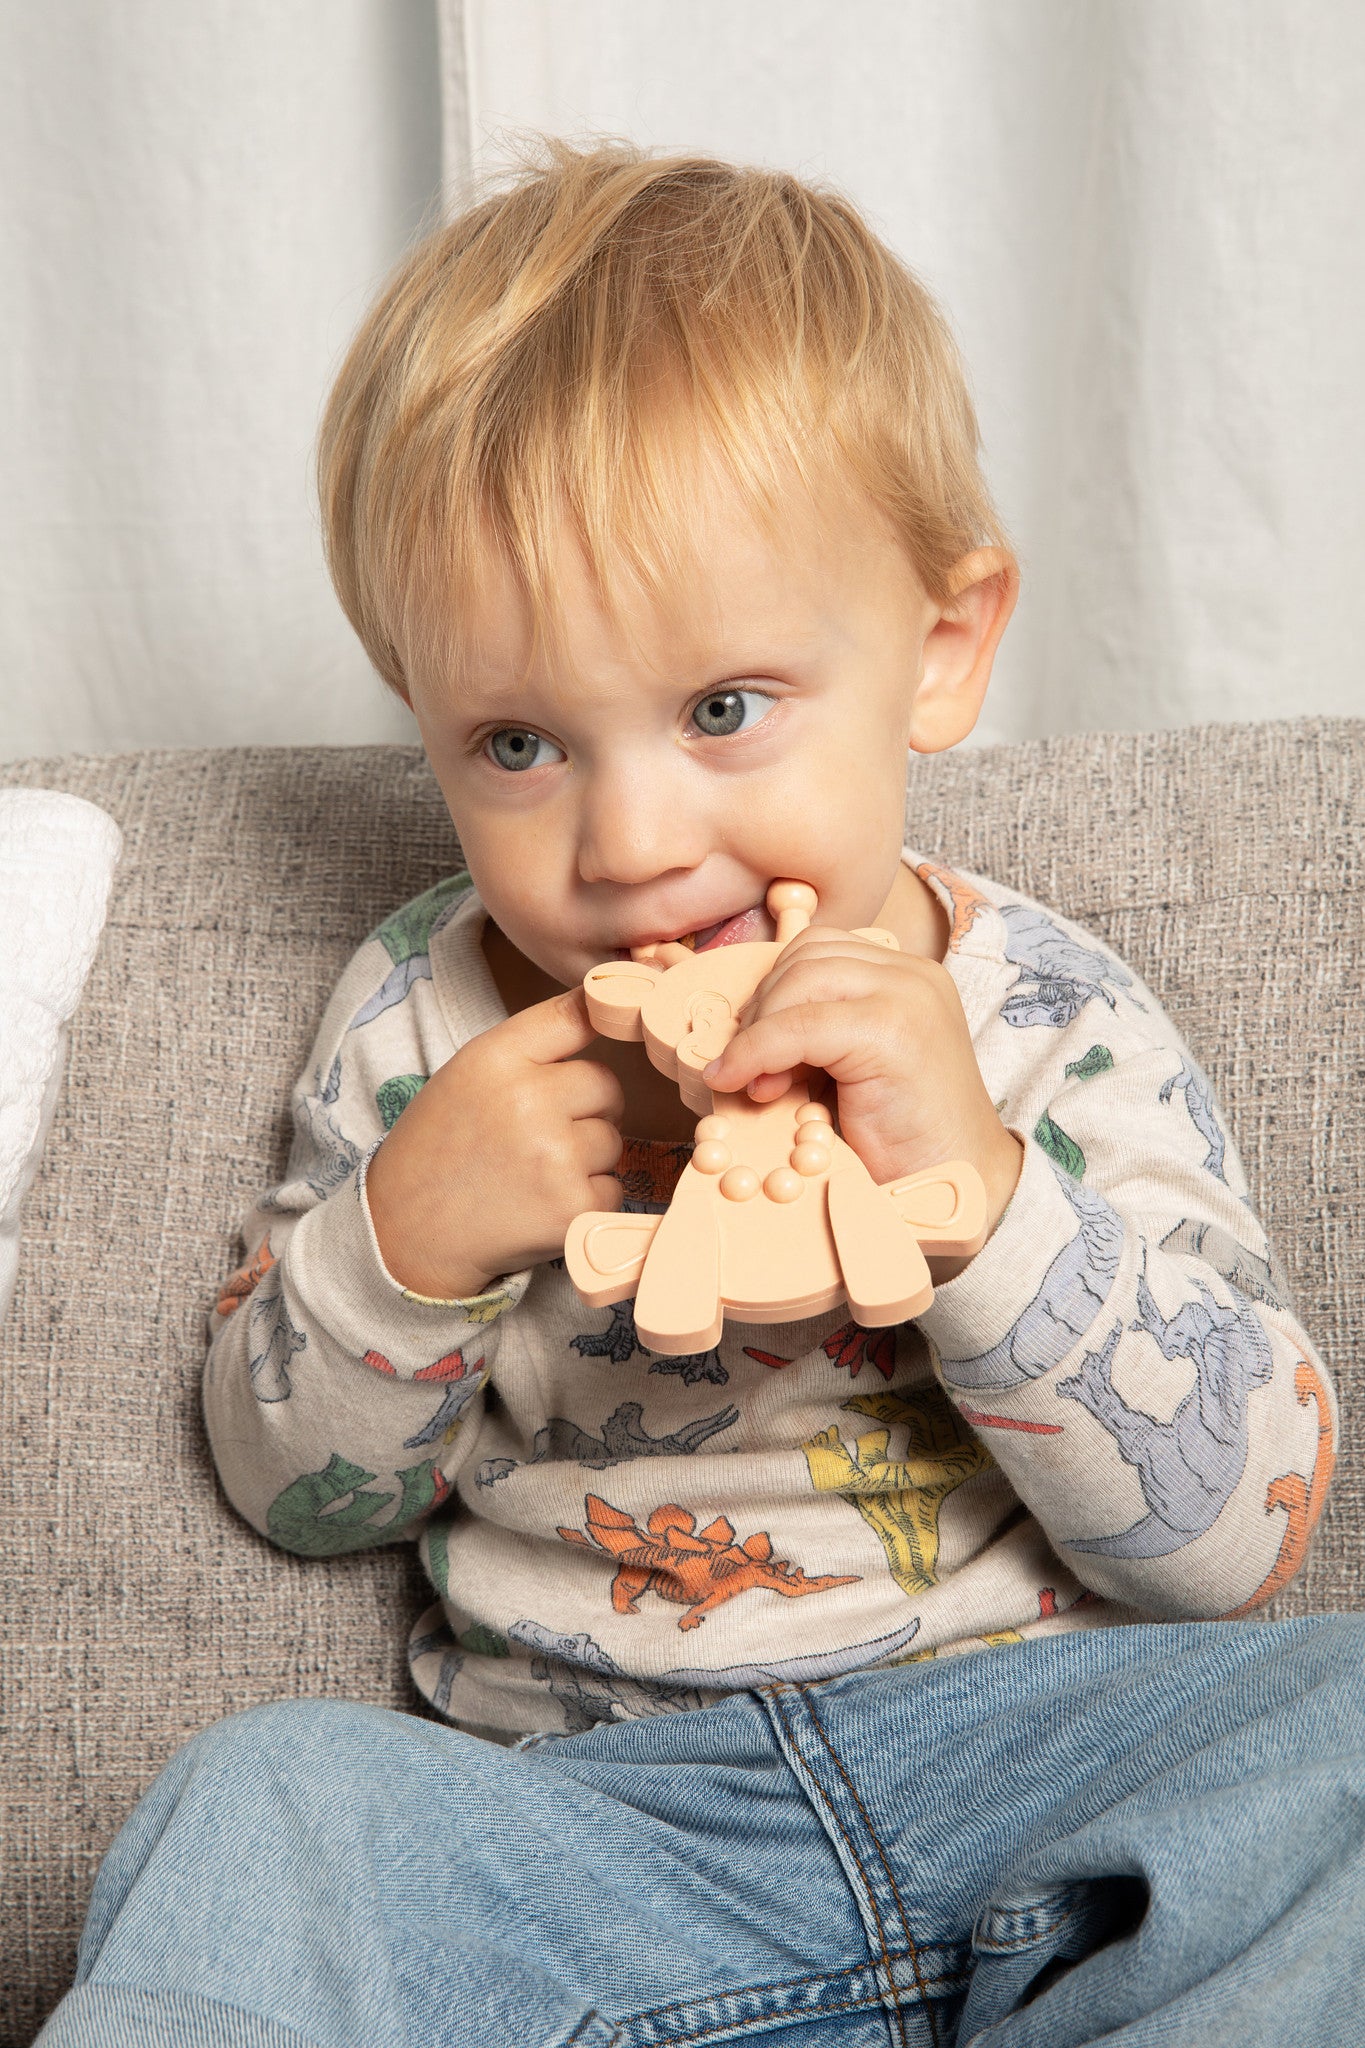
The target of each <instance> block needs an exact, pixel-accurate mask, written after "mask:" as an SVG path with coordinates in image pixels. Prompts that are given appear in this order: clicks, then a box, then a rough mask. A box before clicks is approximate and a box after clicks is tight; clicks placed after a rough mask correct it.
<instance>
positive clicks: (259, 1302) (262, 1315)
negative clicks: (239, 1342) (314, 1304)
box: [247, 1266, 308, 1401]
mask: <svg viewBox="0 0 1365 2048" xmlns="http://www.w3.org/2000/svg"><path fill="white" fill-rule="evenodd" d="M248 1314H249V1317H250V1321H249V1324H248V1328H247V1343H248V1346H249V1350H250V1361H251V1391H252V1393H253V1394H254V1395H255V1396H256V1399H257V1400H258V1401H287V1400H288V1399H289V1396H290V1394H291V1393H292V1392H293V1384H292V1382H291V1380H290V1377H289V1361H290V1359H291V1358H292V1357H293V1356H294V1354H295V1352H298V1351H302V1350H303V1349H304V1347H305V1346H306V1344H307V1342H308V1335H307V1332H306V1331H304V1330H300V1329H299V1328H298V1327H297V1325H296V1324H295V1322H294V1319H293V1317H292V1316H291V1315H290V1313H289V1310H288V1308H287V1307H286V1306H285V1300H284V1296H283V1294H282V1293H281V1292H280V1269H279V1267H278V1266H275V1267H272V1269H271V1270H270V1272H269V1273H267V1274H266V1276H265V1278H264V1280H263V1281H262V1282H261V1284H260V1286H259V1287H258V1288H257V1289H256V1292H255V1293H254V1294H253V1295H252V1297H251V1307H250V1309H249V1311H248Z"/></svg>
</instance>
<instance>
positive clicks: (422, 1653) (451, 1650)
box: [408, 1624, 464, 1717]
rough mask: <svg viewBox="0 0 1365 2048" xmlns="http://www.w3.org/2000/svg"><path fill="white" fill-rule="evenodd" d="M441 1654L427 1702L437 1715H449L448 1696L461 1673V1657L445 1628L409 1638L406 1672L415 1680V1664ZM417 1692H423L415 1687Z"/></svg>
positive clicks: (462, 1663) (462, 1659) (462, 1666)
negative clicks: (410, 1673)
mask: <svg viewBox="0 0 1365 2048" xmlns="http://www.w3.org/2000/svg"><path fill="white" fill-rule="evenodd" d="M438 1652H439V1653H440V1656H441V1662H440V1666H439V1669H438V1670H437V1673H436V1683H435V1685H434V1686H433V1687H432V1689H431V1691H430V1692H429V1693H428V1694H427V1698H428V1699H429V1700H430V1701H431V1704H432V1706H433V1707H435V1709H436V1711H437V1713H438V1714H445V1715H446V1716H447V1717H448V1716H449V1714H450V1695H451V1691H452V1689H453V1687H454V1684H455V1681H456V1679H457V1678H458V1677H459V1675H460V1673H461V1671H463V1669H464V1654H463V1652H462V1651H460V1650H458V1649H456V1648H455V1639H454V1637H453V1636H452V1635H451V1633H450V1630H449V1628H447V1627H446V1626H445V1625H444V1624H442V1626H440V1627H438V1628H434V1629H431V1630H429V1632H428V1633H427V1634H426V1635H424V1636H410V1637H409V1638H408V1669H409V1670H410V1671H411V1672H412V1675H413V1678H414V1679H416V1677H417V1663H418V1659H419V1658H421V1657H433V1656H435V1655H436V1654H437V1653H438ZM418 1690H419V1692H420V1691H422V1690H423V1688H422V1687H421V1686H419V1687H418Z"/></svg>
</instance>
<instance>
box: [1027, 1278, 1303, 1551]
mask: <svg viewBox="0 0 1365 2048" xmlns="http://www.w3.org/2000/svg"><path fill="white" fill-rule="evenodd" d="M1194 1284H1195V1287H1196V1288H1197V1290H1198V1293H1199V1300H1198V1301H1186V1302H1183V1303H1182V1304H1181V1306H1180V1307H1179V1308H1178V1309H1177V1310H1176V1313H1175V1314H1174V1315H1173V1316H1171V1317H1170V1318H1169V1319H1167V1318H1166V1317H1164V1316H1163V1315H1162V1313H1161V1311H1160V1309H1159V1308H1158V1307H1157V1305H1156V1302H1155V1300H1154V1299H1153V1297H1152V1292H1151V1289H1150V1288H1149V1286H1148V1285H1147V1275H1146V1270H1145V1267H1144V1270H1143V1272H1142V1273H1141V1274H1140V1275H1139V1278H1138V1286H1137V1302H1138V1316H1139V1320H1138V1321H1137V1322H1135V1323H1130V1324H1129V1328H1130V1329H1132V1330H1145V1331H1146V1332H1147V1334H1148V1336H1150V1337H1151V1338H1153V1339H1154V1341H1155V1342H1156V1344H1157V1346H1158V1348H1159V1350H1160V1352H1161V1355H1162V1357H1163V1358H1187V1359H1189V1360H1190V1362H1191V1363H1192V1364H1193V1366H1194V1368H1195V1374H1196V1378H1195V1384H1194V1386H1193V1387H1192V1388H1191V1389H1190V1391H1189V1393H1188V1394H1187V1395H1186V1396H1185V1398H1184V1400H1183V1401H1182V1402H1181V1403H1180V1406H1179V1407H1178V1408H1177V1409H1176V1411H1175V1414H1174V1416H1173V1417H1172V1419H1171V1421H1169V1422H1158V1421H1157V1420H1156V1418H1155V1417H1154V1416H1151V1415H1147V1414H1144V1412H1143V1411H1142V1410H1141V1409H1140V1408H1130V1407H1129V1406H1128V1404H1127V1402H1126V1401H1125V1400H1124V1399H1123V1397H1122V1395H1121V1394H1119V1393H1118V1392H1117V1391H1116V1390H1115V1387H1114V1383H1113V1379H1112V1378H1111V1373H1110V1368H1111V1366H1112V1364H1113V1358H1114V1351H1115V1348H1116V1347H1117V1345H1118V1341H1119V1338H1120V1336H1121V1335H1122V1327H1123V1326H1122V1324H1119V1323H1116V1324H1115V1325H1114V1328H1113V1329H1112V1330H1111V1332H1110V1333H1109V1336H1108V1337H1107V1339H1106V1340H1105V1343H1104V1346H1103V1348H1102V1349H1101V1350H1099V1351H1088V1352H1087V1353H1086V1355H1085V1357H1084V1359H1083V1360H1082V1362H1081V1369H1080V1371H1079V1372H1078V1373H1077V1374H1076V1375H1075V1376H1074V1377H1073V1378H1072V1379H1068V1380H1063V1381H1062V1382H1061V1384H1060V1385H1059V1386H1058V1388H1057V1393H1058V1396H1059V1398H1060V1399H1062V1400H1066V1401H1079V1402H1080V1403H1081V1405H1082V1407H1084V1408H1087V1409H1089V1411H1090V1413H1091V1414H1092V1415H1093V1416H1094V1418H1095V1420H1096V1421H1097V1422H1098V1423H1099V1425H1100V1427H1101V1428H1102V1429H1104V1430H1107V1431H1108V1433H1109V1435H1110V1436H1112V1437H1113V1439H1114V1442H1115V1444H1116V1445H1117V1446H1118V1452H1119V1456H1120V1457H1121V1458H1122V1459H1123V1461H1124V1463H1125V1464H1126V1465H1132V1466H1133V1467H1134V1468H1135V1469H1136V1471H1137V1474H1138V1478H1139V1481H1140V1483H1141V1486H1142V1495H1143V1499H1144V1500H1145V1501H1146V1502H1147V1506H1148V1509H1149V1511H1150V1512H1149V1513H1147V1514H1145V1515H1143V1516H1142V1518H1141V1519H1140V1520H1139V1521H1136V1522H1134V1523H1133V1524H1132V1526H1131V1527H1130V1528H1127V1529H1121V1530H1120V1531H1119V1532H1118V1533H1117V1534H1116V1535H1113V1536H1092V1537H1087V1538H1075V1537H1073V1538H1070V1539H1068V1540H1067V1542H1066V1548H1067V1549H1068V1550H1078V1551H1086V1552H1089V1553H1090V1554H1092V1555H1095V1556H1100V1557H1169V1556H1170V1554H1171V1552H1172V1551H1174V1550H1179V1549H1181V1548H1182V1547H1183V1546H1184V1545H1185V1544H1186V1543H1190V1542H1192V1541H1193V1540H1194V1538H1195V1537H1196V1536H1202V1535H1203V1534H1204V1531H1205V1530H1206V1529H1210V1528H1212V1526H1213V1524H1214V1522H1215V1521H1216V1520H1217V1519H1218V1516H1219V1515H1220V1514H1221V1513H1222V1511H1223V1508H1224V1506H1225V1505H1226V1503H1227V1501H1228V1499H1229V1497H1230V1495H1231V1494H1232V1491H1233V1489H1234V1487H1235V1486H1236V1485H1237V1482H1238V1480H1239V1479H1240V1478H1241V1476H1242V1473H1243V1472H1244V1470H1245V1469H1246V1461H1247V1404H1248V1400H1249V1397H1250V1394H1251V1392H1252V1389H1253V1388H1255V1387H1263V1386H1265V1385H1267V1384H1268V1383H1269V1380H1270V1377H1271V1374H1272V1372H1273V1370H1274V1360H1273V1359H1272V1357H1271V1351H1270V1343H1269V1340H1268V1338H1267V1337H1266V1333H1265V1331H1264V1330H1263V1329H1262V1327H1261V1325H1260V1323H1259V1322H1258V1321H1257V1320H1256V1317H1255V1315H1254V1313H1253V1312H1252V1309H1251V1307H1250V1305H1249V1303H1247V1302H1245V1301H1244V1300H1242V1301H1239V1302H1238V1303H1237V1304H1236V1305H1235V1306H1233V1307H1231V1308H1225V1307H1224V1306H1223V1304H1222V1303H1221V1302H1219V1301H1216V1300H1215V1299H1214V1297H1213V1295H1212V1294H1211V1293H1210V1291H1209V1289H1208V1288H1207V1287H1206V1286H1205V1285H1204V1284H1203V1282H1202V1281H1200V1280H1198V1279H1196V1280H1195V1283H1194Z"/></svg>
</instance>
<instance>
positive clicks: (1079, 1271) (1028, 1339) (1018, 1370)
mask: <svg viewBox="0 0 1365 2048" xmlns="http://www.w3.org/2000/svg"><path fill="white" fill-rule="evenodd" d="M1048 1163H1049V1165H1050V1166H1051V1167H1052V1171H1053V1173H1054V1174H1055V1175H1056V1177H1057V1184H1058V1186H1059V1187H1060V1188H1061V1189H1062V1191H1063V1193H1064V1194H1065V1196H1066V1198H1067V1201H1068V1202H1069V1203H1070V1204H1071V1207H1072V1208H1073V1210H1074V1211H1075V1213H1076V1221H1077V1224H1078V1225H1079V1228H1078V1230H1077V1232H1076V1235H1075V1236H1074V1237H1073V1238H1072V1239H1071V1241H1070V1243H1069V1244H1066V1245H1063V1247H1062V1249H1061V1251H1059V1252H1058V1254H1057V1256H1056V1258H1055V1259H1054V1260H1053V1261H1052V1264H1051V1265H1050V1266H1049V1267H1048V1269H1047V1272H1046V1273H1045V1274H1044V1275H1043V1284H1042V1286H1041V1287H1040V1288H1039V1290H1038V1292H1037V1294H1036V1295H1035V1296H1034V1297H1033V1300H1032V1301H1031V1302H1030V1303H1029V1305H1028V1307H1027V1308H1026V1309H1025V1310H1024V1312H1023V1314H1022V1315H1021V1316H1020V1317H1019V1320H1018V1321H1017V1322H1016V1323H1015V1325H1014V1327H1013V1328H1012V1329H1011V1330H1008V1331H1007V1332H1006V1334H1005V1335H1004V1336H1003V1337H1002V1338H1001V1339H1000V1341H999V1343H998V1344H993V1345H992V1346H991V1348H990V1350H989V1351H981V1352H978V1353H977V1355H976V1356H975V1357H974V1358H952V1359H944V1361H943V1376H944V1378H945V1379H946V1380H947V1381H948V1382H949V1383H950V1384H951V1385H952V1386H955V1387H995V1388H1001V1387H1017V1386H1020V1385H1021V1384H1022V1383H1023V1382H1024V1381H1025V1380H1036V1379H1041V1378H1042V1376H1043V1374H1044V1373H1047V1372H1051V1370H1052V1368H1053V1366H1054V1365H1060V1364H1061V1362H1062V1360H1063V1359H1064V1358H1065V1357H1066V1355H1067V1353H1068V1352H1069V1351H1071V1350H1073V1349H1074V1347H1075V1346H1076V1345H1077V1344H1078V1343H1079V1342H1080V1340H1081V1338H1082V1337H1083V1336H1084V1335H1085V1333H1086V1331H1087V1330H1088V1329H1090V1328H1091V1326H1092V1324H1093V1323H1094V1321H1095V1318H1096V1316H1097V1315H1099V1313H1100V1311H1101V1309H1103V1307H1104V1304H1105V1302H1106V1301H1107V1300H1108V1299H1109V1290H1110V1288H1111V1287H1112V1286H1113V1284H1114V1280H1115V1277H1116V1275H1117V1273H1118V1269H1119V1255H1120V1253H1121V1252H1122V1249H1123V1223H1122V1221H1121V1219H1120V1218H1119V1217H1118V1216H1117V1215H1116V1214H1115V1212H1114V1210H1113V1209H1112V1208H1111V1207H1110V1205H1109V1203H1108V1202H1106V1201H1105V1200H1104V1197H1103V1196H1102V1195H1097V1194H1095V1193H1093V1192H1092V1191H1091V1189H1089V1188H1086V1187H1083V1186H1081V1185H1080V1184H1079V1183H1077V1182H1076V1181H1074V1180H1072V1178H1071V1176H1070V1174H1068V1173H1066V1172H1064V1171H1063V1170H1062V1168H1060V1167H1059V1166H1058V1165H1057V1164H1056V1162H1055V1161H1052V1160H1050V1161H1049V1162H1048Z"/></svg>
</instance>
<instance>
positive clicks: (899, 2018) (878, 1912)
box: [769, 1685, 939, 2048]
mask: <svg viewBox="0 0 1365 2048" xmlns="http://www.w3.org/2000/svg"><path fill="white" fill-rule="evenodd" d="M786 1690H787V1688H786V1687H785V1686H776V1685H775V1686H772V1687H771V1688H770V1689H769V1696H770V1697H771V1699H772V1702H773V1706H774V1708H775V1709H776V1711H777V1713H778V1714H779V1715H780V1716H781V1718H782V1724H783V1726H784V1727H785V1728H786V1731H787V1737H788V1740H789V1741H790V1742H791V1744H792V1746H793V1748H794V1749H795V1750H796V1752H797V1754H798V1756H800V1755H801V1744H800V1742H799V1741H798V1739H797V1735H796V1731H795V1729H794V1728H793V1727H792V1725H791V1721H790V1718H789V1716H788V1714H787V1712H786V1710H785V1708H784V1707H783V1706H782V1705H780V1704H779V1700H780V1696H781V1695H782V1694H783V1693H784V1692H785V1691H786ZM792 1690H794V1691H798V1692H799V1691H800V1690H801V1688H800V1687H799V1686H798V1687H793V1688H792ZM805 1705H806V1711H807V1712H808V1713H809V1712H810V1702H809V1701H808V1700H807V1701H806V1702H805ZM812 1718H813V1717H812ZM825 1747H826V1748H827V1749H828V1748H829V1744H828V1742H826V1744H825ZM831 1754H833V1752H831ZM802 1761H803V1762H804V1761H805V1759H804V1757H802ZM835 1762H836V1763H837V1762H838V1758H837V1757H836V1758H835ZM809 1768H810V1767H809V1765H807V1769H808V1770H809ZM811 1782H812V1784H813V1785H814V1786H815V1789H816V1791H817V1792H818V1793H819V1794H820V1797H821V1799H822V1800H823V1801H824V1803H825V1805H826V1806H827V1807H828V1808H829V1812H830V1816H831V1818H832V1819H833V1822H834V1825H835V1827H836V1828H837V1829H838V1830H839V1833H840V1834H841V1835H842V1836H843V1839H844V1846H845V1847H846V1848H847V1850H848V1853H849V1855H850V1856H851V1857H852V1858H853V1861H854V1863H855V1864H856V1865H857V1867H858V1875H859V1877H860V1878H861V1879H862V1881H863V1891H864V1893H865V1894H866V1896H867V1898H868V1900H869V1902H870V1904H871V1907H872V1912H873V1917H874V1918H875V1920H876V1922H877V1933H878V1936H879V1938H880V1940H881V1945H882V1952H881V1964H882V1968H883V1969H884V1970H885V1972H886V1977H887V1982H888V1983H891V1984H892V1985H893V1988H894V1978H893V1974H892V1970H891V1955H890V1950H889V1948H888V1945H887V1939H886V1928H885V1926H884V1925H883V1922H882V1909H881V1905H880V1903H879V1901H878V1899H877V1895H876V1893H875V1892H874V1891H873V1889H872V1886H871V1884H870V1882H869V1881H868V1875H867V1872H866V1870H865V1869H864V1867H863V1859H862V1857H861V1856H860V1855H859V1854H858V1849H857V1845H856V1844H855V1842H854V1840H853V1837H852V1836H851V1835H850V1834H849V1832H848V1829H847V1828H846V1827H845V1826H844V1821H843V1816H842V1814H841V1813H840V1812H839V1809H838V1807H837V1806H836V1805H835V1804H834V1801H833V1800H832V1799H831V1798H830V1796H829V1794H828V1792H826V1790H825V1788H824V1786H823V1785H822V1784H821V1783H820V1780H819V1779H818V1778H817V1777H816V1776H815V1773H814V1772H813V1771H812V1772H811ZM878 1847H879V1849H880V1845H878ZM908 1931H909V1930H908V1929H907V1930H906V1932H907V1935H908ZM910 1964H911V1968H912V1969H913V1970H914V1973H915V1982H916V1984H917V1985H918V1986H919V1991H920V1997H921V1999H922V2000H924V2001H925V2003H924V2010H925V2013H926V2014H927V2016H928V2020H929V2032H930V2035H931V2037H932V2041H933V2048H939V2040H938V2028H937V2026H936V2025H935V2022H934V2017H933V2014H932V2012H931V2011H930V2009H929V2005H928V2001H927V1998H926V1997H925V1991H924V1984H923V1980H922V1978H921V1976H920V1967H919V1957H918V1956H917V1955H916V1954H915V1952H914V1949H913V1947H912V1948H911V1951H910ZM883 2010H885V2006H883ZM891 2010H892V2011H893V2012H894V2014H895V2018H896V2031H897V2033H898V2034H899V2035H900V2039H901V2048H910V2037H909V2035H908V2034H907V2033H906V2031H905V2016H904V2014H903V2013H902V2012H901V2007H900V2000H899V1999H897V2000H896V2003H895V2005H894V2006H893V2007H892V2008H891Z"/></svg>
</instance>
